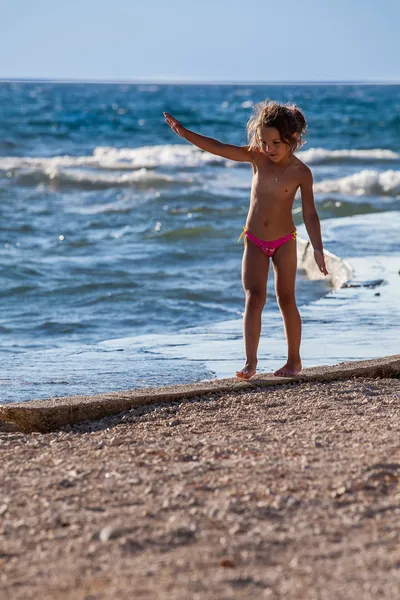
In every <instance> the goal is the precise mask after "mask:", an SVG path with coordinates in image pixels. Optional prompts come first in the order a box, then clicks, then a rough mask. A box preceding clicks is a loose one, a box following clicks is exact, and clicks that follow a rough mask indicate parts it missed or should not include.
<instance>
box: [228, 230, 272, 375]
mask: <svg viewBox="0 0 400 600" xmlns="http://www.w3.org/2000/svg"><path fill="white" fill-rule="evenodd" d="M268 269H269V258H268V256H267V255H266V254H264V252H263V251H262V250H261V249H260V248H259V247H258V246H256V245H255V244H253V243H252V242H249V240H248V239H245V248H244V254H243V261H242V283H243V289H244V291H245V294H246V307H245V311H244V319H243V335H244V346H245V352H246V362H245V364H244V367H243V369H242V370H241V371H237V372H236V376H237V377H241V378H242V379H249V378H250V377H252V376H253V375H254V374H255V372H256V368H257V349H258V343H259V341H260V334H261V313H262V310H263V308H264V304H265V299H266V295H267V279H268Z"/></svg>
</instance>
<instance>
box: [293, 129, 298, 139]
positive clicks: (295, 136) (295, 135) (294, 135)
mask: <svg viewBox="0 0 400 600" xmlns="http://www.w3.org/2000/svg"><path fill="white" fill-rule="evenodd" d="M292 137H294V139H295V140H298V139H299V134H298V133H297V131H296V133H294V134H293V135H292Z"/></svg>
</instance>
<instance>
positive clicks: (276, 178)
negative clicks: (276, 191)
mask: <svg viewBox="0 0 400 600" xmlns="http://www.w3.org/2000/svg"><path fill="white" fill-rule="evenodd" d="M275 183H278V176H277V175H275Z"/></svg>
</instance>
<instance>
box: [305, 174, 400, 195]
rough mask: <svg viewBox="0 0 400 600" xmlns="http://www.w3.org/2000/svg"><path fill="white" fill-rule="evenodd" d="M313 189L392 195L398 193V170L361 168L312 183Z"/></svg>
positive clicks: (399, 183) (399, 180) (399, 185)
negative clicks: (344, 175)
mask: <svg viewBox="0 0 400 600" xmlns="http://www.w3.org/2000/svg"><path fill="white" fill-rule="evenodd" d="M314 191H315V192H317V193H340V194H350V195H353V196H364V195H378V196H382V195H384V196H394V195H397V194H400V171H394V170H393V169H390V170H388V171H376V170H374V169H370V170H363V171H360V172H359V173H354V174H353V175H348V176H347V177H340V178H337V179H326V180H324V181H320V182H318V183H316V184H314Z"/></svg>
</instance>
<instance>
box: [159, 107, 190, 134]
mask: <svg viewBox="0 0 400 600" xmlns="http://www.w3.org/2000/svg"><path fill="white" fill-rule="evenodd" d="M164 117H165V122H166V124H167V125H169V126H170V127H171V129H172V131H173V132H174V133H176V135H179V136H180V137H185V136H184V133H185V128H184V127H183V125H181V124H180V123H179V121H177V120H176V119H175V118H174V117H172V116H171V115H169V114H168V113H166V112H165V113H164Z"/></svg>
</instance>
